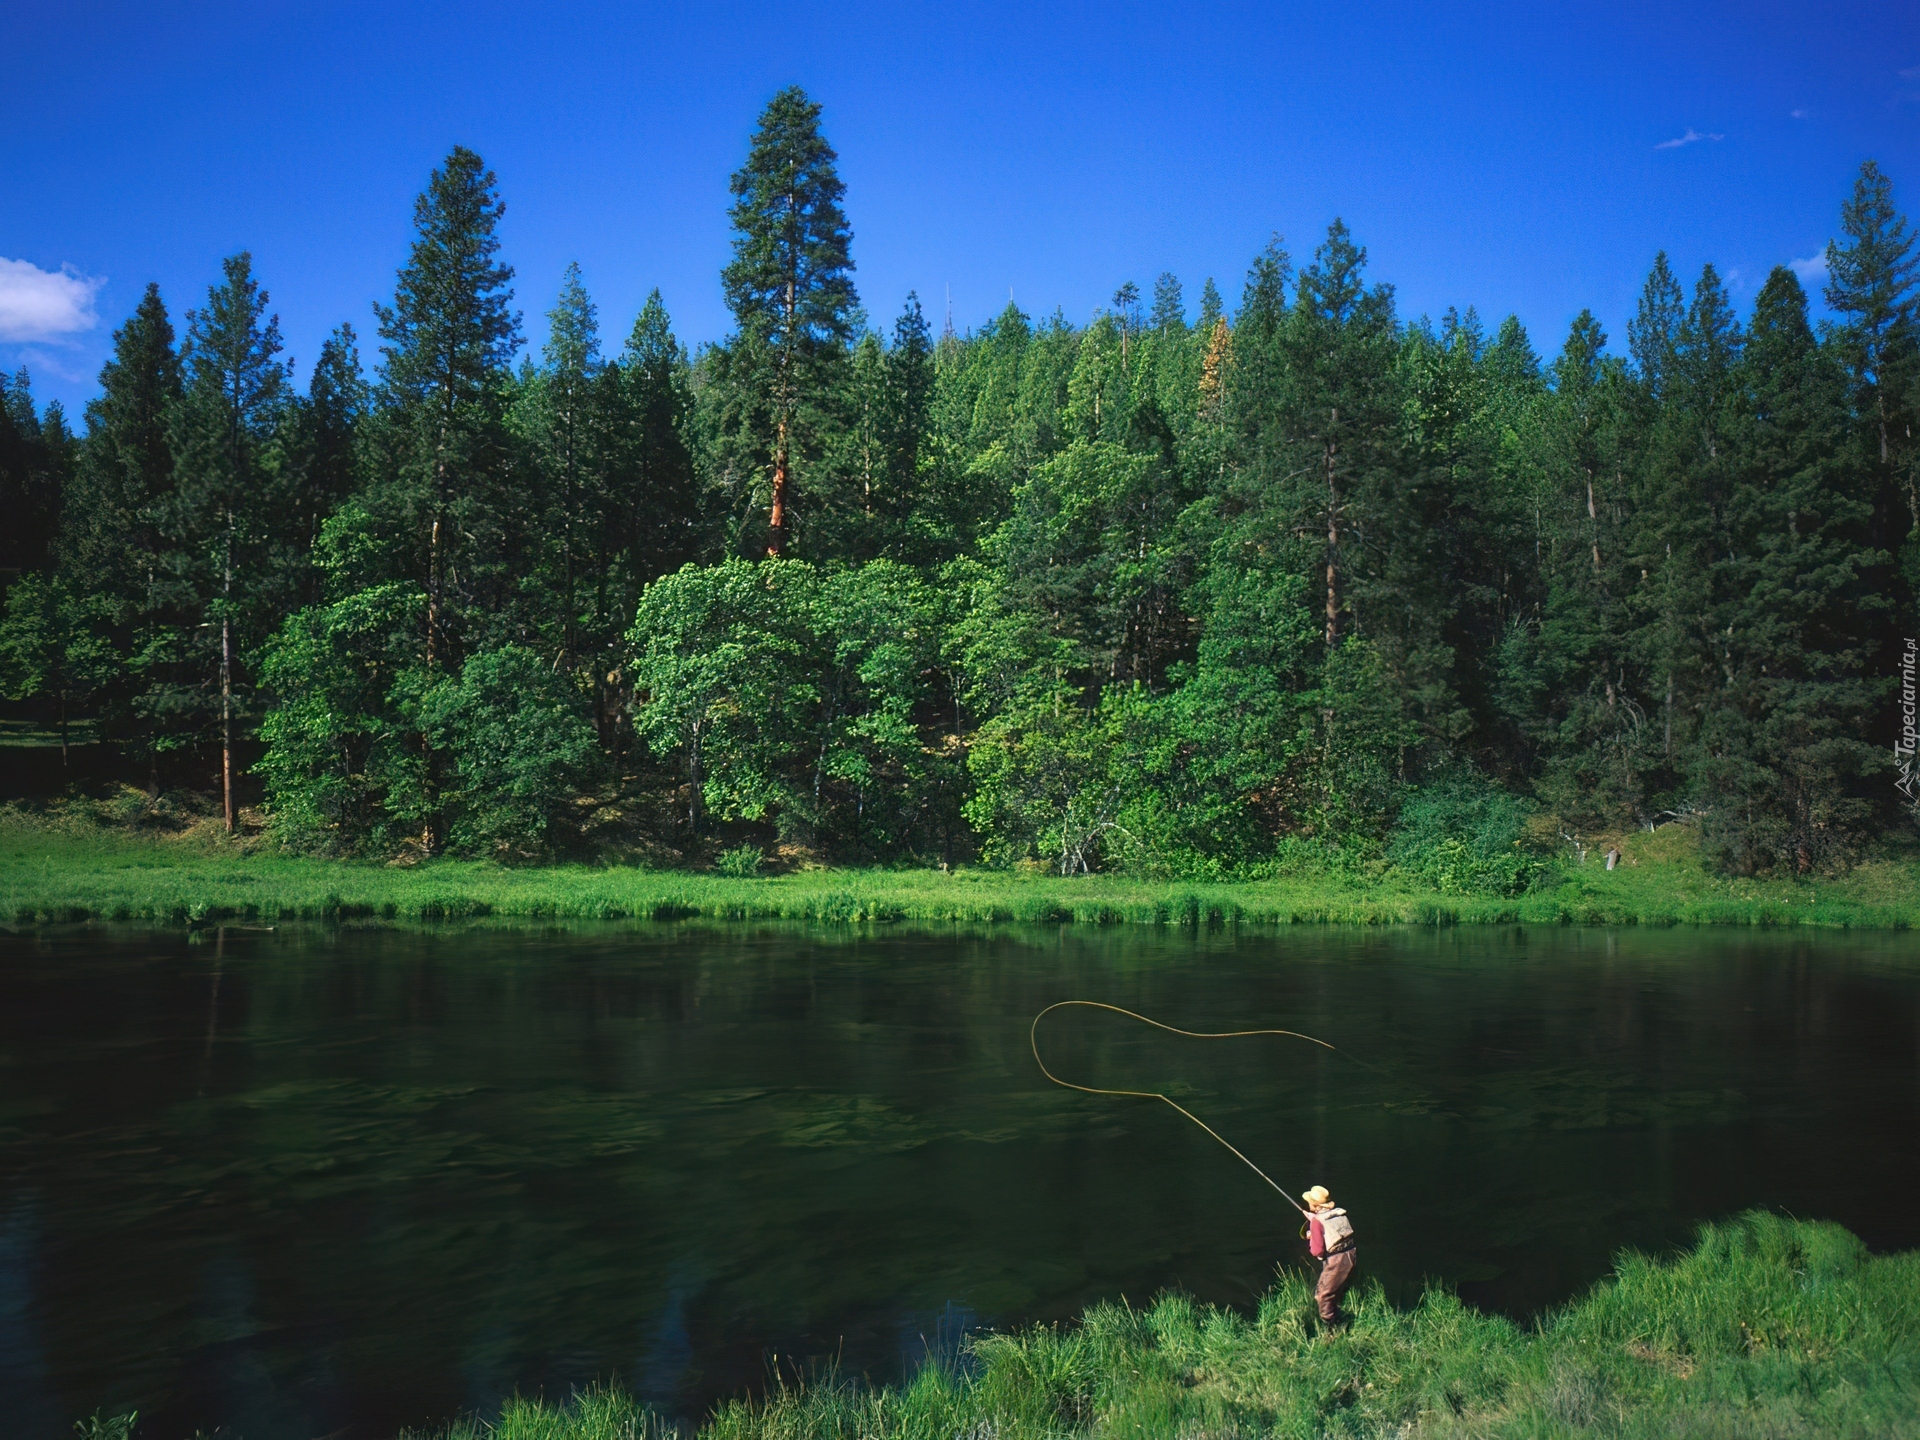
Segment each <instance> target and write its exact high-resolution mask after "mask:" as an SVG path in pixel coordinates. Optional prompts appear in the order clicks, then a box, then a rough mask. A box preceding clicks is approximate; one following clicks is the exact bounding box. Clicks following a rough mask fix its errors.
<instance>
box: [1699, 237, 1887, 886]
mask: <svg viewBox="0 0 1920 1440" xmlns="http://www.w3.org/2000/svg"><path fill="white" fill-rule="evenodd" d="M1734 379H1735V380H1736V382H1737V384H1738V386H1739V390H1740V401H1739V405H1738V410H1737V413H1736V414H1735V415H1734V416H1733V417H1732V418H1731V423H1729V424H1728V425H1727V426H1726V431H1725V434H1724V435H1723V438H1722V448H1723V449H1724V450H1725V451H1727V452H1729V453H1730V455H1731V458H1732V461H1733V463H1732V464H1731V466H1730V467H1729V472H1730V474H1731V475H1732V477H1733V480H1732V484H1731V486H1730V489H1729V493H1728V495H1727V497H1726V500H1725V504H1724V520H1723V523H1722V525H1721V526H1720V527H1718V528H1719V532H1720V533H1719V534H1718V536H1717V541H1718V543H1717V544H1716V546H1715V551H1716V553H1715V554H1714V556H1713V557H1712V562H1711V563H1712V576H1711V595H1712V599H1711V602H1710V603H1709V604H1702V603H1701V597H1699V596H1695V597H1693V600H1694V604H1693V608H1694V609H1695V610H1696V611H1697V612H1699V614H1700V620H1701V621H1702V622H1703V624H1704V626H1705V628H1706V629H1707V630H1708V631H1709V633H1710V636H1711V641H1712V650H1711V656H1710V659H1711V670H1710V672H1709V675H1710V680H1711V687H1710V689H1709V691H1708V693H1707V694H1706V695H1705V697H1704V704H1703V718H1702V725H1701V737H1700V743H1699V751H1700V756H1699V760H1698V762H1697V765H1698V771H1699V780H1700V783H1701V788H1702V798H1703V799H1704V800H1705V802H1706V804H1707V807H1708V809H1707V818H1706V837H1707V842H1708V846H1709V848H1710V850H1711V851H1712V852H1714V853H1715V854H1717V855H1718V857H1719V858H1720V859H1721V861H1722V863H1723V864H1725V865H1726V866H1727V867H1728V868H1731V869H1735V870H1739V871H1753V870H1764V869H1768V868H1772V867H1775V866H1781V867H1784V868H1787V869H1790V870H1792V871H1794V872H1795V873H1798V874H1805V873H1807V872H1808V871H1810V870H1813V869H1815V868H1816V867H1822V866H1825V865H1827V864H1830V863H1833V862H1835V861H1845V860H1846V859H1848V858H1850V857H1851V856H1852V855H1854V854H1855V853H1857V852H1858V850H1859V848H1860V846H1861V844H1862V842H1863V841H1864V840H1865V838H1866V830H1867V827H1868V825H1869V822H1870V821H1871V820H1872V819H1873V817H1874V816H1875V814H1876V813H1877V812H1878V811H1880V810H1882V809H1883V808H1884V803H1885V801H1884V798H1883V799H1882V803H1881V804H1878V805H1877V804H1876V803H1875V797H1876V795H1879V796H1881V797H1884V796H1885V794H1886V789H1887V787H1885V786H1884V785H1881V784H1875V783H1874V782H1876V781H1878V780H1879V779H1880V776H1881V773H1882V772H1883V770H1884V768H1885V761H1884V759H1883V758H1882V757H1881V755H1880V754H1879V752H1878V751H1877V749H1876V748H1875V747H1873V746H1871V745H1870V744H1869V743H1868V740H1867V737H1868V736H1869V735H1870V733H1871V730H1872V725H1873V720H1874V716H1875V712H1876V711H1878V710H1879V709H1880V708H1882V705H1881V702H1882V700H1883V697H1884V695H1885V691H1886V681H1885V679H1884V677H1883V676H1881V675H1879V674H1877V673H1876V670H1877V665H1876V655H1875V645H1874V639H1873V637H1874V634H1875V631H1876V629H1877V628H1878V627H1879V626H1880V625H1881V624H1883V623H1884V618H1883V617H1884V612H1885V611H1886V610H1887V609H1889V608H1890V602H1889V599H1888V597H1887V596H1886V594H1885V593H1884V587H1883V585H1882V583H1881V578H1882V576H1883V575H1884V565H1885V560H1886V556H1885V554H1884V553H1883V552H1880V551H1877V550H1875V549H1874V548H1873V546H1872V544H1871V527H1872V520H1873V503H1872V496H1871V492H1870V484H1871V482H1870V477H1869V475H1868V472H1867V470H1866V468H1865V467H1864V466H1863V465H1862V464H1861V463H1860V457H1859V456H1858V454H1857V452H1856V451H1855V449H1854V447H1853V446H1851V445H1850V444H1849V443H1848V434H1847V432H1848V428H1849V419H1848V414H1847V398H1846V390H1847V385H1846V376H1845V374H1844V372H1843V370H1842V368H1841V366H1840V365H1839V364H1838V363H1836V357H1835V356H1833V355H1831V354H1829V353H1827V351H1826V350H1825V349H1824V348H1823V347H1822V346H1821V345H1820V344H1819V343H1818V342H1817V341H1816V340H1815V338H1814V334H1813V330H1812V328H1811V326H1810V325H1809V324H1808V322H1807V302H1806V295H1805V293H1804V292H1803V291H1802V289H1801V287H1800V282H1799V280H1798V279H1796V278H1795V277H1794V275H1793V273H1792V272H1791V271H1789V270H1787V269H1784V268H1780V269H1776V270H1775V271H1774V272H1773V273H1772V274H1771V275H1770V276H1769V277H1768V279H1767V282H1766V284H1765V286H1763V287H1762V289H1761V292H1760V295H1759V298H1758V300H1757V301H1756V302H1755V305H1754V312H1753V321H1752V327H1751V330H1750V333H1749V337H1748V342H1747V346H1746V353H1745V356H1744V358H1743V360H1742V361H1741V363H1740V365H1739V366H1738V369H1737V371H1736V372H1735V375H1734Z"/></svg>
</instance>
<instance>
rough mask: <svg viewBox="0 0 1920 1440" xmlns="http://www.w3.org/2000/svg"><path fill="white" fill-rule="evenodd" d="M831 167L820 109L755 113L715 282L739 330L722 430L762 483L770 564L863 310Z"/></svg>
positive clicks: (797, 105)
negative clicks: (729, 239) (729, 236)
mask: <svg viewBox="0 0 1920 1440" xmlns="http://www.w3.org/2000/svg"><path fill="white" fill-rule="evenodd" d="M838 158H839V157H838V156H837V155H835V153H834V150H833V147H832V146H830V145H829V144H827V142H826V138H825V137H824V136H823V135H821V133H820V106H819V105H817V104H815V103H814V102H813V101H812V100H809V99H808V98H807V95H806V92H805V91H804V90H801V89H800V88H799V87H798V86H789V87H788V88H787V89H785V90H782V91H781V92H780V93H779V94H777V95H775V96H774V97H773V99H772V100H771V101H770V102H769V103H768V105H767V108H766V109H765V110H764V111H763V112H761V116H760V124H759V128H758V129H757V130H755V132H754V135H753V141H752V145H751V147H750V149H749V151H748V154H747V162H746V164H745V165H743V166H741V167H740V169H739V170H737V171H735V172H734V176H733V180H732V184H731V186H730V190H731V193H732V195H733V197H734V204H733V208H732V210H731V211H730V212H729V218H730V219H731V220H732V222H733V229H734V239H733V259H732V261H731V262H730V263H729V264H728V265H727V267H726V269H724V270H723V271H721V277H720V278H721V285H722V288H723V289H724V291H725V293H726V300H727V305H728V307H729V308H730V309H731V310H732V311H733V317H734V321H735V323H736V324H737V325H738V327H739V331H738V334H737V335H736V336H735V338H734V340H733V341H732V342H731V343H730V344H729V345H728V346H727V347H726V350H725V362H726V363H725V365H724V368H723V369H722V371H721V373H720V375H719V376H717V377H716V378H717V379H719V380H720V382H721V383H722V384H723V385H724V386H726V387H727V389H728V390H729V391H730V392H731V393H730V395H729V397H728V399H729V402H730V404H729V412H730V413H729V414H728V416H727V419H726V421H725V422H723V423H725V427H726V429H727V431H728V432H730V433H729V439H730V440H731V441H732V442H733V443H734V444H735V445H736V446H737V447H738V448H739V449H740V450H741V452H742V462H743V464H744V467H745V469H746V470H747V471H748V472H749V473H750V474H751V475H753V476H754V477H756V478H757V477H758V476H760V475H762V474H764V475H767V476H768V477H769V504H768V520H767V544H766V551H767V553H768V554H769V555H772V556H774V557H776V558H778V557H779V556H781V555H783V554H785V553H786V548H787V543H788V538H789V530H790V528H791V526H792V523H793V516H792V514H791V513H790V512H795V511H796V510H797V507H796V505H795V491H794V480H795V475H796V473H798V472H804V470H805V468H806V467H807V466H808V465H809V464H810V463H811V462H812V461H813V460H814V459H816V458H817V457H818V456H819V455H820V454H821V453H822V451H823V449H824V448H825V445H826V441H827V439H828V434H827V432H828V430H829V429H830V427H831V419H832V411H833V406H834V401H835V398H836V392H837V389H838V386H839V384H840V377H841V374H842V372H843V371H844V368H845V365H846V360H847V345H848V342H849V340H850V339H851V338H852V335H853V329H854V311H855V308H856V306H857V305H858V303H859V302H858V299H857V297H856V296H855V294H854V288H853V273H852V272H853V259H852V257H851V255H850V253H849V248H848V247H849V245H850V242H851V240H852V232H851V231H850V230H849V229H848V228H847V219H846V215H845V213H844V212H843V211H842V210H841V208H840V201H841V198H842V197H843V196H844V194H845V193H846V187H845V186H844V185H842V184H841V182H840V176H839V173H838V171H837V170H836V169H835V162H836V161H837V159H838Z"/></svg>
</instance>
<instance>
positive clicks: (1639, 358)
mask: <svg viewBox="0 0 1920 1440" xmlns="http://www.w3.org/2000/svg"><path fill="white" fill-rule="evenodd" d="M1686 314H1687V300H1686V296H1685V295H1684V294H1683V293H1681V290H1680V282H1679V281H1678V280H1676V279H1674V277H1673V267H1672V266H1670V265H1669V264H1668V263H1667V252H1666V251H1664V250H1662V251H1661V252H1660V253H1659V254H1657V255H1655V256H1654V257H1653V269H1652V270H1651V271H1649V272H1648V274H1647V283H1646V284H1645V285H1644V286H1642V287H1641V290H1640V301H1639V304H1638V305H1637V306H1636V307H1635V309H1634V314H1633V319H1631V320H1629V321H1628V322H1627V350H1628V353H1629V354H1631V355H1632V356H1633V364H1634V369H1635V372H1636V373H1637V375H1638V376H1639V379H1640V383H1641V385H1642V386H1643V387H1645V389H1646V392H1647V394H1648V396H1649V397H1650V398H1651V399H1652V400H1654V401H1655V402H1658V401H1659V400H1661V399H1662V398H1664V396H1665V395H1666V392H1667V383H1668V380H1669V378H1670V375H1671V372H1672V370H1673V351H1674V346H1675V345H1676V344H1677V343H1678V342H1679V336H1680V326H1681V325H1682V324H1683V323H1684V321H1685V319H1686Z"/></svg>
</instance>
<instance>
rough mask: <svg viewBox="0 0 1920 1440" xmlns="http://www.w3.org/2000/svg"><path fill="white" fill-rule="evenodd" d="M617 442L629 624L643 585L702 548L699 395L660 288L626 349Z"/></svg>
mask: <svg viewBox="0 0 1920 1440" xmlns="http://www.w3.org/2000/svg"><path fill="white" fill-rule="evenodd" d="M617 380H618V384H619V399H618V405H617V415H618V420H617V425H616V432H615V435H614V439H613V443H614V446H615V448H616V453H617V459H616V461H615V462H614V473H615V475H616V477H617V478H616V481H615V484H614V488H613V490H612V492H611V493H610V495H609V497H608V498H609V503H610V512H609V516H608V524H607V533H608V534H610V535H613V536H617V537H619V538H618V540H617V542H616V543H617V546H618V547H619V548H623V549H624V550H625V551H626V552H627V554H628V556H629V561H628V568H627V570H626V572H625V573H626V574H627V575H628V577H629V581H628V590H627V592H626V594H625V597H624V599H623V601H622V603H621V606H620V614H621V616H622V617H623V618H622V620H621V621H620V626H621V628H622V629H624V628H625V625H626V624H629V623H631V619H632V607H633V602H634V600H635V599H637V598H638V593H639V591H638V587H639V586H640V585H644V584H646V583H647V582H649V581H651V580H655V579H657V578H659V577H660V576H662V575H666V574H670V573H672V572H673V571H675V570H677V569H679V568H680V566H682V565H683V564H685V563H686V562H687V561H689V560H691V559H693V558H694V556H695V554H696V553H697V552H698V550H699V549H700V548H701V545H702V539H701V536H700V534H699V523H700V505H699V494H698V492H697V490H696V486H695V478H694V469H693V455H692V451H691V450H690V448H689V446H688V441H687V429H688V425H689V420H690V412H691V409H692V405H693V397H692V394H691V392H690V389H689V380H690V377H689V370H688V364H687V356H686V351H685V349H684V348H683V347H682V346H681V345H680V343H679V342H678V341H677V340H675V339H674V337H673V329H672V325H671V322H670V321H669V319H668V317H667V310H666V306H665V305H663V304H662V303H661V300H660V292H659V291H658V290H655V291H653V292H651V293H650V294H649V295H648V296H647V303H646V304H645V305H644V306H642V307H641V310H640V314H639V317H638V318H637V319H636V320H635V321H634V322H633V333H632V334H630V335H629V336H628V337H627V345H626V349H625V350H624V351H623V352H622V353H621V357H620V365H619V368H618V376H617Z"/></svg>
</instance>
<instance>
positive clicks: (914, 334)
mask: <svg viewBox="0 0 1920 1440" xmlns="http://www.w3.org/2000/svg"><path fill="white" fill-rule="evenodd" d="M886 371H887V374H886V386H887V391H886V393H887V410H886V448H887V491H886V497H885V504H886V509H887V512H888V514H889V518H890V519H891V520H892V522H893V528H894V530H895V532H896V534H898V532H899V531H900V529H901V528H902V527H909V526H911V527H915V528H917V529H920V530H922V531H923V532H924V531H926V530H934V529H935V526H934V524H932V523H929V522H931V520H932V517H930V516H929V517H926V518H924V519H923V518H922V512H923V509H924V501H925V496H924V494H923V492H922V484H921V477H920V464H921V456H922V451H923V449H924V447H925V445H926V441H927V428H928V420H929V412H930V408H931V406H932V403H933V381H934V374H933V333H932V331H931V330H929V329H928V327H927V317H926V316H925V315H923V314H921V312H920V297H919V296H918V295H917V294H915V293H913V292H912V291H908V292H907V303H906V304H905V305H904V306H902V307H901V310H900V315H899V318H898V319H896V320H895V321H894V322H893V342H892V344H890V345H889V346H888V347H887V357H886ZM937 533H938V532H937V531H936V534H937ZM939 540H940V542H942V543H946V537H945V536H944V535H941V536H939ZM907 545H908V542H907V541H906V539H905V537H904V536H902V537H901V538H899V539H896V540H895V541H894V544H893V547H892V548H893V549H894V550H895V551H896V552H899V551H901V550H902V549H903V548H906V547H907ZM913 549H914V551H915V553H914V554H912V555H905V554H900V553H896V555H895V558H897V559H909V558H923V552H922V548H921V547H919V546H915V547H913Z"/></svg>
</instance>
